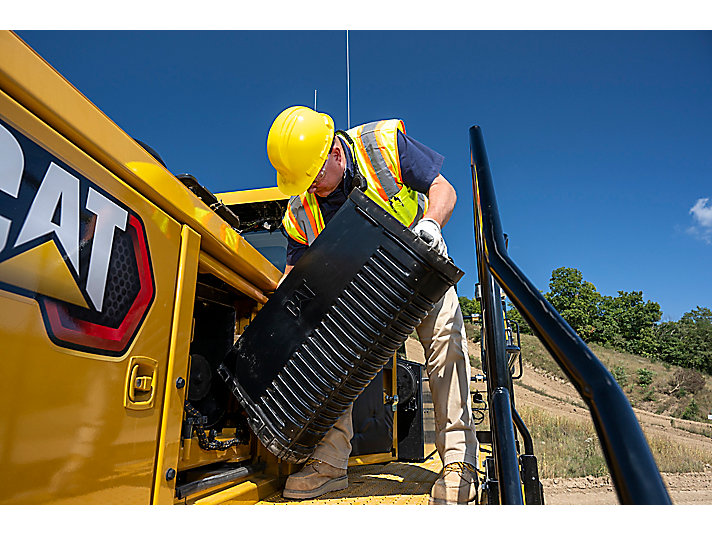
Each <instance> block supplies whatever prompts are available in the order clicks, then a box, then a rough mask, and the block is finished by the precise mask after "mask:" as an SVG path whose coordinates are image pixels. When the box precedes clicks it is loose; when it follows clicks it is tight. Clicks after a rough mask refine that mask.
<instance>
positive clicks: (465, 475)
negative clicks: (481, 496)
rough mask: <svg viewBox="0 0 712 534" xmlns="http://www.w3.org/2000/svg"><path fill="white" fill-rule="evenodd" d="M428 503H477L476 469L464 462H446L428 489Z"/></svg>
mask: <svg viewBox="0 0 712 534" xmlns="http://www.w3.org/2000/svg"><path fill="white" fill-rule="evenodd" d="M428 502H429V504H477V471H476V470H475V468H474V466H472V465H470V464H468V463H465V462H453V463H451V464H447V465H446V466H445V467H444V468H443V470H442V471H441V472H440V477H439V478H438V479H437V480H436V481H435V484H433V489H432V490H430V500H429V501H428Z"/></svg>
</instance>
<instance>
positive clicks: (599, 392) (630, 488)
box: [470, 126, 671, 504]
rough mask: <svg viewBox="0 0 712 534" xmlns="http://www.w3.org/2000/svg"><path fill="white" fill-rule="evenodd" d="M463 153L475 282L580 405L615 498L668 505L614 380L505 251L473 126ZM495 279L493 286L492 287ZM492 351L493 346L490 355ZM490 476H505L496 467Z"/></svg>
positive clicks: (481, 144) (481, 147)
mask: <svg viewBox="0 0 712 534" xmlns="http://www.w3.org/2000/svg"><path fill="white" fill-rule="evenodd" d="M470 156H471V166H472V187H473V200H474V209H475V241H476V245H477V246H476V248H477V253H478V257H477V263H478V272H479V273H480V274H481V275H484V277H485V280H483V279H482V278H480V284H481V286H485V282H486V280H487V277H488V276H489V275H490V274H491V276H492V277H493V278H494V280H496V282H497V284H498V285H499V286H500V287H501V288H502V289H503V290H504V292H505V293H506V294H507V296H508V297H509V298H510V300H511V301H512V302H513V303H514V305H515V306H516V307H517V309H518V310H519V312H520V313H521V314H522V316H523V317H524V318H525V319H526V320H527V322H528V323H529V325H530V326H531V327H532V329H533V330H534V332H535V333H536V335H537V337H538V338H539V339H540V340H541V342H542V343H543V344H544V346H545V347H546V349H547V350H548V351H549V353H551V355H552V356H553V358H554V360H555V361H556V363H557V364H558V365H559V366H560V367H561V369H562V370H563V371H564V373H566V376H568V377H569V379H570V380H571V383H572V384H573V385H574V387H575V388H576V390H577V391H578V392H579V394H580V395H581V397H582V398H583V400H584V401H585V402H586V404H587V405H588V407H589V409H590V411H591V418H592V419H593V424H594V426H595V428H596V432H597V434H598V437H599V440H600V442H601V447H602V449H603V454H604V456H605V458H606V462H607V464H608V469H609V471H610V474H611V480H612V481H613V485H614V486H615V488H616V492H617V494H618V499H619V500H620V502H621V503H623V504H671V502H670V497H669V495H668V493H667V490H666V488H665V484H664V483H663V480H662V477H661V476H660V472H659V471H658V468H657V465H656V464H655V460H654V459H653V455H652V453H651V452H650V448H649V446H648V443H647V441H646V439H645V436H644V435H643V431H642V430H641V428H640V425H639V424H638V421H637V419H636V417H635V414H634V412H633V409H632V408H631V405H630V403H629V402H628V399H627V398H626V397H625V395H624V394H623V391H622V390H621V388H620V386H619V385H618V383H617V382H616V381H615V379H614V378H613V376H612V375H611V373H610V372H609V371H608V369H606V367H605V366H604V365H603V364H602V363H601V362H600V361H599V360H598V358H597V357H596V355H595V354H594V353H593V352H591V350H590V349H589V348H588V346H587V345H586V344H585V343H584V342H583V340H582V339H581V338H580V337H579V336H578V335H577V334H576V332H575V331H574V330H573V328H571V326H569V324H568V323H567V322H566V321H565V320H564V319H563V318H562V317H561V316H560V315H559V313H558V312H557V311H556V310H555V309H554V307H553V306H552V305H551V304H550V303H549V302H548V301H547V300H546V299H545V298H544V296H543V295H542V294H541V293H540V292H539V290H537V288H536V287H535V286H534V284H532V283H531V282H530V281H529V279H528V278H527V277H526V276H525V275H524V273H523V272H522V271H521V270H520V269H519V268H518V267H517V265H516V264H515V263H514V262H513V261H512V260H511V259H510V257H509V255H508V254H507V250H506V246H505V242H504V236H503V233H502V225H501V222H500V218H499V210H498V208H497V200H496V198H495V192H494V185H493V182H492V176H491V174H490V169H489V163H488V161H487V153H486V151H485V145H484V139H483V136H482V130H481V129H480V127H479V126H472V127H471V128H470ZM497 284H493V286H494V287H495V289H497V288H496V285H497ZM487 285H489V284H487ZM490 287H492V286H490ZM482 289H483V291H482V296H483V313H484V314H485V315H488V314H486V313H485V312H484V308H485V304H486V303H485V302H484V300H485V293H487V292H488V291H486V289H489V288H486V287H483V288H482ZM497 296H498V295H497ZM495 313H496V312H495ZM500 313H501V312H500ZM498 353H499V351H495V353H494V354H495V356H499V354H498ZM502 353H503V351H502ZM500 357H502V356H500ZM497 359H499V358H497ZM494 366H496V364H494V365H493V367H494ZM489 380H490V377H489V376H488V381H489ZM498 380H500V381H501V380H502V379H501V378H499V379H498ZM497 386H499V384H497ZM508 424H511V423H508ZM510 463H511V461H510ZM498 476H500V477H501V476H507V475H505V474H504V473H501V472H499V468H498ZM500 485H501V482H500Z"/></svg>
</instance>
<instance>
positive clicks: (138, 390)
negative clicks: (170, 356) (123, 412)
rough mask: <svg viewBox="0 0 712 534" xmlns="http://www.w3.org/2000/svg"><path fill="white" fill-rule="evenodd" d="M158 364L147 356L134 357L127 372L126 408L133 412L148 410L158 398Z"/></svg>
mask: <svg viewBox="0 0 712 534" xmlns="http://www.w3.org/2000/svg"><path fill="white" fill-rule="evenodd" d="M157 373H158V362H157V361H156V360H153V359H151V358H147V357H145V356H132V357H131V359H130V360H129V364H128V369H127V372H126V396H125V398H124V406H125V407H126V408H128V409H131V410H148V409H150V408H152V407H153V401H154V399H155V397H156V395H155V390H156V385H157V384H156V378H157V376H158V375H157Z"/></svg>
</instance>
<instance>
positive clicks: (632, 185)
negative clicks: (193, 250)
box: [19, 31, 712, 320]
mask: <svg viewBox="0 0 712 534" xmlns="http://www.w3.org/2000/svg"><path fill="white" fill-rule="evenodd" d="M19 35H20V36H21V37H22V38H23V39H24V40H25V41H26V42H27V43H28V44H29V45H30V46H32V47H33V48H34V49H35V50H36V51H37V52H38V53H39V54H40V55H42V56H43V57H44V58H45V59H46V60H47V61H49V63H51V64H52V65H53V66H54V67H55V68H56V69H57V70H58V71H59V72H60V73H62V74H63V75H64V76H65V77H66V78H67V79H68V80H69V81H70V82H72V83H73V84H74V85H75V86H76V87H77V88H78V89H79V90H80V91H81V92H82V93H84V94H85V95H86V96H87V97H88V98H89V99H90V100H92V101H93V102H94V103H95V104H96V105H97V106H98V107H99V108H100V109H102V110H103V111H104V112H105V113H106V114H107V115H108V116H109V117H110V118H111V119H113V120H114V121H115V122H116V123H117V124H118V125H119V126H121V127H122V128H123V129H124V130H126V131H127V132H128V133H129V134H130V135H132V136H133V137H136V138H139V139H141V140H143V141H144V142H146V143H148V144H149V145H151V146H153V147H154V148H155V149H156V150H157V151H158V152H159V153H160V154H161V156H162V157H163V159H164V160H165V162H166V164H167V165H168V168H169V169H170V170H171V171H172V172H174V173H180V172H189V173H191V174H193V175H194V176H196V178H198V180H199V181H200V182H201V183H203V184H204V185H205V186H207V187H208V188H209V189H211V190H212V191H214V192H223V191H231V190H238V189H249V188H255V187H269V186H273V185H275V174H274V170H273V169H272V167H271V166H270V164H269V160H268V159H267V155H266V152H265V140H266V135H267V131H268V129H269V126H270V124H271V121H272V120H273V119H274V117H275V116H276V115H277V114H278V113H279V112H280V111H281V110H282V109H284V108H285V107H288V106H291V105H295V104H302V105H309V106H313V104H314V90H315V89H316V90H317V91H318V94H317V108H318V109H319V110H320V111H322V112H327V113H329V114H331V115H332V116H333V117H334V119H335V122H336V125H337V127H340V128H345V127H346V126H347V124H346V123H347V106H346V61H345V58H346V54H345V32H344V31H208V32H204V31H195V32H193V31H190V32H174V31H157V32H135V31H127V32H102V31H97V32H94V31H91V32H71V31H70V32H65V31H62V32H51V31H20V32H19ZM349 41H350V51H351V63H350V77H351V125H356V124H360V123H363V122H368V121H371V120H376V119H382V118H391V117H398V118H401V119H403V120H404V121H405V125H406V130H407V132H408V134H409V135H411V136H413V137H415V138H416V139H418V140H419V141H421V142H423V143H425V144H427V145H429V146H430V147H432V148H433V149H435V150H437V151H438V152H440V153H441V154H443V155H444V156H445V163H444V165H443V169H442V174H443V175H444V176H445V177H446V178H448V179H449V180H450V181H451V183H452V184H453V185H454V186H455V188H456V190H457V192H458V205H457V207H456V210H455V212H454V214H453V217H452V218H451V220H450V222H449V223H448V225H447V226H446V227H445V229H444V235H445V237H446V240H447V243H448V249H449V252H450V255H451V257H452V258H453V260H454V261H455V263H456V264H457V265H458V266H460V267H461V268H462V269H463V270H465V271H466V276H465V277H464V278H463V280H462V281H461V282H460V284H459V287H458V289H459V292H460V294H462V295H466V296H468V297H472V295H473V286H474V283H475V282H476V267H475V259H474V242H473V222H472V221H473V214H472V184H471V173H470V166H469V137H468V129H469V127H470V126H471V125H473V124H478V125H480V126H481V127H482V129H483V133H484V136H485V143H486V147H487V151H488V156H489V161H490V165H491V169H492V175H493V177H494V180H495V189H496V193H497V199H498V203H499V208H500V215H501V218H502V225H503V229H504V231H505V232H507V233H508V234H509V236H510V239H509V243H510V247H509V252H510V255H511V256H512V258H513V259H514V260H515V261H516V262H517V264H518V265H519V266H520V267H521V268H522V270H523V271H524V272H525V273H526V274H527V275H528V277H529V278H530V279H531V280H532V282H533V283H534V284H535V285H536V286H537V287H539V288H541V289H545V290H546V289H547V286H548V281H549V277H550V275H551V272H552V270H553V269H556V268H557V267H562V266H566V267H575V268H577V269H579V270H580V271H581V272H582V273H583V276H584V278H585V279H586V280H588V281H590V282H592V283H593V284H594V285H595V286H596V288H597V289H598V291H599V292H601V293H602V294H605V295H616V294H617V291H618V290H625V291H633V290H635V291H641V290H642V291H643V297H644V298H645V299H646V300H654V301H656V302H658V303H660V305H661V307H662V310H663V318H664V319H674V320H676V319H678V318H679V317H680V316H681V315H682V314H683V313H685V312H686V311H689V310H690V309H693V308H694V307H695V306H698V305H699V306H706V307H712V276H710V271H711V269H710V266H711V265H712V91H711V89H710V88H712V33H711V32H699V31H642V32H641V31H636V32H632V31H630V32H611V31H585V32H584V31H557V32H544V31H435V32H418V31H350V32H349ZM704 199H709V200H708V201H705V200H704Z"/></svg>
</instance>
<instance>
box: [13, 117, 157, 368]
mask: <svg viewBox="0 0 712 534" xmlns="http://www.w3.org/2000/svg"><path fill="white" fill-rule="evenodd" d="M0 289H4V290H6V291H11V292H13V293H18V294H21V295H25V296H28V297H31V298H34V299H35V300H37V302H38V303H39V306H40V309H41V311H42V317H43V320H44V324H45V328H46V330H47V334H48V335H49V337H50V339H51V340H52V341H53V342H54V343H56V344H57V345H60V346H62V347H68V348H72V349H77V350H81V351H84V352H91V353H94V354H103V355H107V356H121V355H122V354H123V353H124V352H126V350H127V349H128V347H129V345H130V344H131V341H132V340H133V339H134V337H135V336H136V333H137V332H138V330H139V328H140V326H141V324H142V323H143V320H144V319H145V318H146V315H147V313H148V310H149V308H150V306H151V304H152V302H153V299H154V296H155V287H154V280H153V271H152V267H151V257H150V254H149V250H148V243H147V239H146V232H145V229H144V226H143V222H142V221H141V219H140V218H139V217H138V216H137V215H136V214H135V213H134V212H133V211H131V210H130V209H129V208H128V207H127V206H125V205H123V204H122V203H121V202H119V201H118V200H117V199H115V198H114V197H112V196H111V195H109V194H108V193H107V192H106V191H104V190H103V189H101V188H100V187H98V186H97V185H96V184H94V183H92V182H90V181H89V180H88V179H87V178H86V177H84V176H82V175H81V174H79V173H77V172H76V171H75V170H74V169H72V168H71V167H69V166H68V165H67V164H65V163H64V162H62V161H61V160H59V159H57V158H56V157H54V156H53V155H52V154H50V153H49V152H47V151H46V150H45V149H43V148H42V147H40V146H39V145H37V144H36V143H35V142H33V141H31V140H30V139H28V138H27V137H25V136H24V135H22V134H21V133H19V132H18V131H17V130H15V129H14V128H12V127H11V126H9V125H8V124H6V123H4V122H3V121H0ZM20 327H22V325H20Z"/></svg>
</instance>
